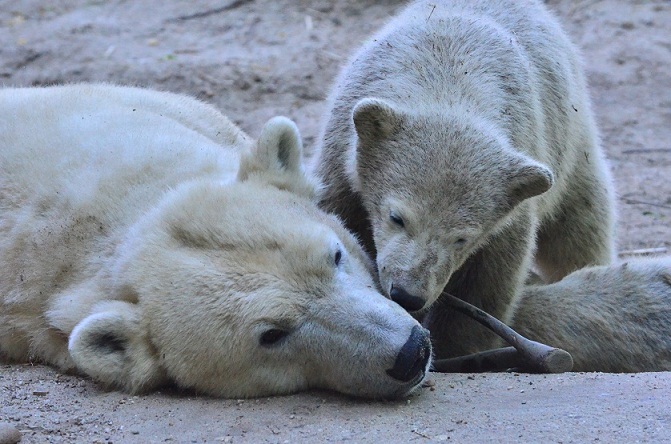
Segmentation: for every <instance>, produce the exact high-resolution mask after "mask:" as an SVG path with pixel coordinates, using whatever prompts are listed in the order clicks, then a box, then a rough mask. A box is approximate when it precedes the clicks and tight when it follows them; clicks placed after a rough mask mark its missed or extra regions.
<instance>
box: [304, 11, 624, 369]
mask: <svg viewBox="0 0 671 444" xmlns="http://www.w3.org/2000/svg"><path fill="white" fill-rule="evenodd" d="M329 103H330V110H329V111H328V114H327V118H326V119H325V121H324V128H323V132H322V134H321V137H320V144H321V145H320V146H318V147H317V149H318V151H317V152H318V156H317V164H316V166H315V168H316V171H317V173H318V176H319V177H320V178H321V179H322V180H323V182H324V184H325V193H324V195H323V197H322V201H321V206H322V208H324V209H326V210H327V211H331V212H335V213H336V214H338V215H339V216H340V217H341V218H342V219H343V220H344V221H345V222H346V224H347V226H348V227H349V228H350V229H352V230H353V231H355V233H356V234H357V235H358V236H359V237H360V239H361V240H362V241H363V243H364V245H365V246H366V248H367V249H368V251H369V252H370V253H371V254H373V255H374V256H375V258H376V263H377V269H378V273H379V278H380V283H381V286H382V289H383V291H384V292H385V293H386V294H388V295H390V296H391V298H392V299H394V300H396V301H398V302H399V303H400V304H401V305H403V306H404V307H406V308H407V309H408V310H409V311H418V312H419V311H420V310H426V309H429V311H428V313H426V317H425V321H424V322H425V325H427V326H429V327H430V330H431V332H432V337H433V339H434V346H435V350H436V356H437V357H439V358H444V357H451V356H456V355H461V354H466V353H470V352H474V351H477V350H481V349H483V348H489V347H491V346H493V345H494V337H493V336H492V335H490V334H489V333H488V332H485V331H484V330H483V329H480V328H479V327H474V326H473V323H472V321H470V320H468V319H466V318H464V317H462V316H461V315H459V314H457V313H454V312H452V311H450V310H449V309H448V308H446V307H443V306H441V302H440V299H439V296H440V294H441V292H443V291H446V292H449V293H452V294H454V295H456V296H459V297H461V298H462V299H464V300H466V301H468V302H471V303H473V304H475V305H477V306H479V307H480V308H482V309H484V310H485V311H488V312H489V313H491V314H492V315H494V316H497V317H499V318H500V319H502V320H504V321H510V320H511V319H512V316H513V311H512V308H513V307H514V306H515V305H516V304H517V301H516V298H517V297H519V295H520V293H521V292H522V288H523V285H524V283H525V280H526V278H527V276H528V272H529V270H530V269H531V268H532V266H534V265H535V267H536V270H537V271H538V273H539V274H540V275H541V276H542V278H543V279H544V280H545V281H546V282H555V281H558V280H560V279H561V278H562V277H564V276H566V275H567V274H569V273H571V272H572V271H574V270H577V269H580V268H582V267H585V266H588V265H600V264H608V263H610V262H611V261H612V260H613V258H614V222H615V221H614V209H613V207H614V191H613V186H612V184H611V177H610V173H609V170H608V167H607V165H606V163H605V160H604V155H603V153H602V151H601V149H600V147H599V140H598V135H597V131H596V128H595V124H594V119H593V116H592V112H591V110H590V101H589V98H588V93H587V90H586V86H585V80H584V78H583V74H582V70H581V63H580V60H579V57H578V55H577V53H576V50H575V49H574V47H573V45H572V44H571V43H570V42H569V40H568V39H567V37H566V36H565V34H564V33H563V32H562V30H561V28H560V26H559V25H558V23H557V22H556V20H555V19H554V18H553V17H552V16H551V15H550V14H549V13H548V11H546V9H545V8H544V7H543V5H542V4H541V3H540V2H537V1H533V0H505V1H488V0H453V1H436V0H426V1H419V2H415V3H413V4H411V5H410V6H409V7H407V8H406V9H405V10H403V11H402V12H401V13H400V14H399V15H398V16H397V17H395V18H394V19H393V20H392V21H391V22H390V23H389V24H388V25H387V26H386V27H384V28H383V29H382V30H381V31H380V32H378V33H377V34H376V35H375V36H374V37H373V38H372V39H370V40H369V41H368V42H367V43H366V44H365V45H364V46H363V47H362V48H361V49H360V50H359V51H358V52H357V53H356V54H354V56H353V57H352V58H351V60H350V62H349V64H348V65H347V66H346V67H345V68H344V70H343V71H342V73H341V74H340V76H339V79H338V80H337V83H336V86H335V88H334V90H333V92H332V94H331V96H330V102H329ZM538 339H540V340H542V339H543V338H538Z"/></svg>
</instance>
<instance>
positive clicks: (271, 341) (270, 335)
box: [259, 328, 289, 347]
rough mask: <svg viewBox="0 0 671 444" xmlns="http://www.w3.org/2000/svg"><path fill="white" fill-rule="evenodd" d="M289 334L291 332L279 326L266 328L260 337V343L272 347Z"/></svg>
mask: <svg viewBox="0 0 671 444" xmlns="http://www.w3.org/2000/svg"><path fill="white" fill-rule="evenodd" d="M287 336H289V332H288V331H286V330H281V329H279V328H271V329H270V330H266V331H264V332H263V334H262V335H261V338H260V339H259V344H261V346H263V347H271V346H273V345H276V344H277V343H279V342H280V341H281V340H282V339H284V338H286V337H287Z"/></svg>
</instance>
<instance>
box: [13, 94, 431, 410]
mask: <svg viewBox="0 0 671 444" xmlns="http://www.w3.org/2000/svg"><path fill="white" fill-rule="evenodd" d="M0 146H1V147H2V150H1V151H0V208H1V209H0V289H2V294H1V295H0V307H1V310H0V358H2V359H4V360H9V361H28V360H37V361H41V362H46V363H49V364H53V365H55V366H57V367H58V368H60V369H61V370H64V371H72V370H76V371H80V372H83V373H85V374H87V375H90V376H92V377H93V378H95V379H97V380H100V381H101V382H103V383H104V384H107V385H110V386H113V387H118V388H121V389H123V390H127V391H130V392H140V391H147V390H151V389H154V388H155V387H157V386H159V385H161V384H164V383H168V382H172V383H176V384H177V385H179V386H181V387H185V388H191V389H195V390H197V391H199V392H203V393H208V394H212V395H217V396H226V397H246V396H261V395H270V394H279V393H290V392H295V391H298V390H304V389H308V388H311V387H323V388H329V389H333V390H338V391H341V392H345V393H349V394H353V395H359V396H373V397H387V396H398V395H402V394H404V393H407V392H409V391H410V390H412V389H413V388H415V387H417V385H418V384H419V383H421V380H422V379H423V376H424V374H425V372H426V369H427V367H425V368H423V369H422V370H423V371H422V372H421V374H418V375H417V377H416V378H414V380H412V381H407V382H399V381H398V380H395V379H392V378H391V377H390V376H388V375H387V370H388V369H390V368H392V367H393V366H394V363H395V360H396V358H397V356H398V355H399V350H400V349H401V348H402V347H403V346H404V344H405V343H406V341H408V338H409V336H410V334H411V331H413V329H415V330H416V329H417V328H421V327H419V324H418V323H417V322H416V321H415V320H414V319H412V318H411V317H410V316H409V315H407V314H406V313H405V312H404V311H403V310H401V309H400V308H399V307H398V306H397V305H396V304H394V303H392V302H391V301H389V300H388V299H386V298H385V297H383V296H382V295H380V294H379V293H378V291H377V290H376V287H375V283H374V281H373V279H372V277H371V271H372V268H371V264H370V263H369V260H368V259H367V257H366V256H365V254H364V253H363V251H362V250H361V248H360V247H359V246H358V244H357V243H356V241H355V239H354V237H353V236H352V235H351V234H350V233H348V232H347V231H346V230H345V229H344V228H343V226H342V224H341V223H340V222H339V221H338V220H337V219H336V218H334V217H332V216H328V215H326V214H325V213H323V212H322V211H320V210H318V209H317V207H316V203H315V202H314V198H315V195H316V193H317V188H316V184H315V183H314V181H312V180H311V179H310V178H308V177H307V176H306V175H305V174H304V173H303V166H302V162H301V150H302V147H301V143H300V135H299V133H298V130H297V128H296V127H295V125H294V124H293V122H291V121H290V120H288V119H286V118H275V119H271V121H270V122H269V123H268V124H267V125H266V126H265V127H264V128H263V130H262V132H261V136H260V138H259V141H258V143H253V142H251V141H250V140H249V138H248V137H247V136H246V135H244V134H243V133H242V132H241V131H240V130H239V129H238V128H237V127H236V126H235V125H233V124H232V123H231V122H230V121H229V120H228V119H226V118H225V117H224V116H222V115H221V114H220V113H219V112H218V111H216V110H215V109H213V108H212V107H210V106H208V105H206V104H203V103H201V102H199V101H196V100H194V99H191V98H188V97H184V96H178V95H175V94H170V93H164V92H156V91H150V90H143V89H137V88H124V87H115V86H109V85H71V86H63V87H53V88H34V89H4V90H1V91H0ZM336 258H338V259H339V261H338V260H337V259H336ZM336 262H339V263H336ZM271 329H281V330H285V331H287V332H288V335H287V336H286V337H285V338H284V339H283V340H281V341H279V342H278V343H276V344H275V345H272V346H268V345H262V344H261V343H260V338H261V337H262V336H263V335H264V333H266V332H268V330H271ZM422 331H423V330H422ZM422 335H426V333H422ZM427 366H428V362H427Z"/></svg>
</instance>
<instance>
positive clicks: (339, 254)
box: [333, 250, 342, 267]
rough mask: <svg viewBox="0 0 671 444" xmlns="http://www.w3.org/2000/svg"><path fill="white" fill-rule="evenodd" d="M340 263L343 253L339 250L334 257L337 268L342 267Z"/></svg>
mask: <svg viewBox="0 0 671 444" xmlns="http://www.w3.org/2000/svg"><path fill="white" fill-rule="evenodd" d="M340 261H342V251H341V250H338V251H336V252H335V256H334V257H333V262H334V263H335V266H336V267H338V266H340Z"/></svg>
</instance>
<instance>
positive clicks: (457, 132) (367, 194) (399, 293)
mask: <svg viewBox="0 0 671 444" xmlns="http://www.w3.org/2000/svg"><path fill="white" fill-rule="evenodd" d="M353 121H354V127H355V130H356V141H355V143H356V153H355V154H353V155H352V156H351V157H350V158H349V159H348V162H349V163H348V166H347V168H348V174H349V176H350V178H351V179H352V181H353V182H354V184H355V186H356V187H357V188H358V190H359V192H360V193H361V195H362V198H363V201H364V206H365V208H366V209H367V211H368V213H369V217H370V220H371V228H372V231H373V238H374V242H375V248H376V252H377V256H376V257H377V266H378V273H379V278H380V283H381V286H382V290H383V291H384V292H385V293H386V294H388V295H389V296H390V297H391V298H392V299H393V300H395V301H397V302H398V303H399V304H401V305H402V306H403V307H404V308H406V309H407V310H409V311H418V310H421V309H424V308H427V307H429V306H430V305H431V304H432V303H433V302H435V300H436V299H437V298H438V297H439V295H440V293H441V292H442V290H443V288H444V287H445V285H446V284H447V282H448V280H449V279H450V277H451V276H452V273H454V272H455V271H456V270H457V269H458V268H459V267H460V266H461V265H463V263H464V262H465V261H466V259H467V258H468V257H469V256H470V255H471V254H473V253H474V252H475V251H477V250H478V249H479V248H481V247H482V245H483V244H484V243H486V242H487V240H488V238H490V237H491V235H492V234H493V233H495V232H496V231H497V230H499V229H501V228H502V227H503V226H505V224H506V221H507V219H508V218H509V216H510V215H511V213H512V212H513V210H514V209H515V208H516V207H517V206H518V205H519V204H520V203H522V202H523V201H525V200H526V199H528V198H530V197H533V196H536V195H539V194H541V193H543V192H545V191H547V190H548V189H549V188H550V186H551V185H552V182H553V177H552V173H551V172H550V170H549V169H548V168H546V167H545V166H543V165H541V164H539V163H538V162H536V161H534V160H532V159H531V158H529V157H526V156H524V155H522V154H520V153H519V152H516V151H514V150H513V149H512V148H511V147H510V146H509V144H508V143H507V142H506V140H505V138H504V137H501V135H500V134H498V132H497V131H496V130H495V129H494V128H493V127H492V126H491V125H488V124H487V123H486V122H481V121H477V120H475V119H473V118H471V117H469V116H467V115H444V116H442V115H440V114H439V113H438V112H431V111H429V112H426V113H420V112H410V111H406V110H401V109H398V108H397V107H395V106H394V105H392V104H389V103H387V102H385V101H382V100H378V99H363V100H361V101H360V102H359V103H358V104H357V105H356V106H355V108H354V110H353Z"/></svg>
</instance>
